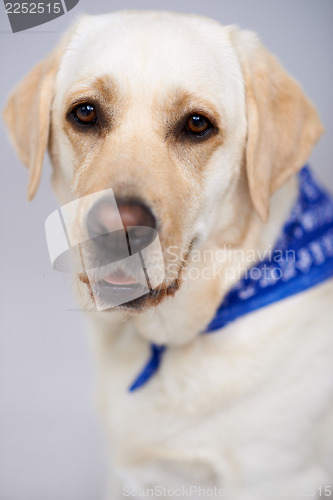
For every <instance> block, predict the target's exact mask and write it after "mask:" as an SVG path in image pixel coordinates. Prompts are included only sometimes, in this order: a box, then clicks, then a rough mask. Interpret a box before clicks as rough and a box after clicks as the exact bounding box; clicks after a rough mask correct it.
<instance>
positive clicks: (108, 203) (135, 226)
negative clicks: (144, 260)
mask: <svg viewBox="0 0 333 500" xmlns="http://www.w3.org/2000/svg"><path fill="white" fill-rule="evenodd" d="M116 201H117V206H118V210H117V208H116V207H115V205H114V202H113V200H111V199H109V200H108V199H107V198H104V199H102V200H100V201H98V202H97V203H96V204H95V205H94V206H93V207H92V208H91V209H90V211H89V212H88V215H87V219H86V224H87V230H88V235H89V237H90V238H91V239H94V240H95V243H96V244H102V245H103V246H105V245H107V246H108V247H109V248H110V247H112V248H113V249H115V248H116V247H117V246H119V245H120V241H119V242H117V241H118V240H122V241H123V237H122V233H123V231H119V215H120V218H121V221H122V223H123V225H124V227H125V230H126V232H127V238H128V244H129V246H130V252H131V253H132V254H133V253H135V252H137V251H139V250H142V249H143V248H145V247H146V246H147V245H149V243H150V242H151V241H152V239H153V233H154V232H153V231H152V230H151V229H155V228H156V218H155V216H154V214H153V213H152V211H151V209H150V208H149V207H148V206H147V205H145V204H144V203H143V202H141V201H138V200H136V199H121V198H117V200H116ZM107 234H109V235H110V236H109V237H107V236H104V237H100V235H107ZM117 234H118V236H117Z"/></svg>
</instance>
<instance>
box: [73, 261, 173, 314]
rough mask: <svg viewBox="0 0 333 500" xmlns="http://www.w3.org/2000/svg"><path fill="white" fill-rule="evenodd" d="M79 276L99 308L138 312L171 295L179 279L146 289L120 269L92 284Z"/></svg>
mask: <svg viewBox="0 0 333 500" xmlns="http://www.w3.org/2000/svg"><path fill="white" fill-rule="evenodd" d="M79 278H80V280H81V281H82V282H84V283H86V284H87V285H88V286H89V288H90V294H91V296H92V298H93V299H94V301H95V304H96V302H98V303H99V305H100V307H99V309H103V310H105V311H107V310H111V309H118V308H121V309H127V310H136V311H138V312H139V311H141V310H144V309H147V308H148V307H150V306H153V305H155V306H156V305H158V304H159V303H160V302H161V301H162V300H163V299H164V298H165V297H166V296H171V295H173V294H174V293H175V292H176V290H177V289H178V288H179V284H180V281H179V280H178V279H176V280H174V281H173V282H172V283H170V284H169V285H167V286H166V285H162V286H160V287H158V288H156V289H151V288H148V289H147V287H146V286H145V285H143V284H142V283H140V281H138V280H137V279H136V278H135V277H133V276H130V275H128V274H125V273H123V272H122V271H117V272H115V273H112V274H108V275H107V276H105V277H104V278H102V279H100V280H98V281H96V282H95V283H92V284H91V283H89V281H88V280H87V277H86V275H82V274H81V275H79ZM147 290H148V291H147ZM133 297H134V298H133ZM101 306H102V307H101Z"/></svg>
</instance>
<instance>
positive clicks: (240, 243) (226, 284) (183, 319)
mask: <svg viewBox="0 0 333 500" xmlns="http://www.w3.org/2000/svg"><path fill="white" fill-rule="evenodd" d="M297 186H298V184H297V178H296V177H293V178H292V179H290V181H289V182H287V183H286V184H285V185H284V186H283V187H281V188H280V189H279V190H278V191H277V192H276V193H275V194H274V195H273V196H272V199H271V209H270V217H269V220H268V222H267V223H265V224H264V223H263V222H262V221H261V220H260V219H259V217H258V216H257V214H256V213H255V211H254V209H253V207H252V205H251V202H250V199H249V196H248V195H247V192H246V191H245V190H244V184H243V183H242V182H240V183H239V186H238V187H237V189H238V190H239V191H240V193H238V194H239V195H240V198H239V199H242V200H243V201H244V205H242V213H241V215H239V214H238V217H237V213H231V212H229V214H228V215H229V221H228V222H227V224H228V227H229V229H232V228H237V229H236V230H234V231H232V230H231V231H230V230H229V232H228V231H227V230H226V225H225V219H224V218H222V217H220V218H221V219H223V220H222V222H221V224H220V225H219V224H218V222H217V221H216V225H215V226H214V231H212V232H211V234H210V235H209V236H208V238H207V239H206V241H205V242H204V243H203V244H202V245H201V248H200V255H201V256H202V258H201V260H200V261H199V262H198V261H196V262H192V261H190V262H189V265H188V267H187V269H186V273H185V275H184V282H183V283H182V286H181V287H180V289H179V291H178V292H177V293H176V294H175V295H174V297H169V298H166V299H165V300H164V302H162V303H161V304H160V305H159V306H157V307H156V308H155V309H154V310H148V311H147V312H145V313H143V314H141V315H139V316H137V317H135V318H134V319H133V323H134V325H135V328H136V330H137V332H138V333H139V334H140V335H141V336H142V337H144V338H145V339H147V340H149V341H151V342H155V343H158V344H159V343H162V344H167V345H181V344H185V343H187V342H189V341H190V340H192V339H193V338H195V337H196V336H197V335H198V334H199V333H200V332H202V331H203V330H204V329H205V327H206V326H207V324H208V323H209V321H210V320H211V319H212V317H213V316H214V314H215V311H216V309H217V308H218V306H219V305H220V303H221V301H222V299H223V297H224V295H225V294H226V293H227V291H228V290H229V289H230V288H231V287H232V286H233V285H234V284H235V282H236V281H238V279H239V278H240V277H241V273H242V272H244V270H245V269H246V268H249V267H250V266H251V265H253V261H252V262H251V260H250V259H247V256H248V254H249V252H252V254H253V253H254V252H256V253H257V255H259V253H264V252H267V251H269V250H272V248H273V246H274V243H275V241H276V239H277V237H278V235H279V232H280V230H281V228H282V227H283V224H284V222H285V220H286V219H287V217H288V215H289V213H290V210H291V208H292V206H293V204H294V202H295V200H296V197H297V191H298V189H297ZM226 211H228V210H227V209H226ZM239 219H240V220H239ZM223 225H224V226H223ZM227 234H228V235H229V239H227V238H226V237H225V236H224V235H227ZM223 236H224V237H223ZM223 248H225V249H227V251H226V252H224V254H223V259H222V261H221V249H223ZM206 250H209V256H210V257H211V256H212V255H214V257H213V258H210V259H209V261H207V259H206V258H205V251H206ZM242 256H243V257H242ZM193 269H195V272H193ZM191 275H195V276H198V275H199V276H200V277H199V278H197V279H191V278H190V276H191ZM214 276H215V279H214ZM189 311H190V313H189Z"/></svg>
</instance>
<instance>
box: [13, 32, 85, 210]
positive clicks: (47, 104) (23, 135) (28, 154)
mask: <svg viewBox="0 0 333 500" xmlns="http://www.w3.org/2000/svg"><path fill="white" fill-rule="evenodd" d="M77 24H78V23H77ZM77 24H76V25H75V27H74V28H73V29H71V30H70V31H69V32H67V33H66V34H65V36H64V37H63V38H62V39H61V41H60V43H59V44H58V46H57V47H56V48H55V49H54V50H53V51H52V52H51V53H50V54H49V55H48V56H47V57H46V58H45V59H43V60H42V61H41V62H40V63H39V64H37V66H35V67H34V68H33V69H32V70H31V71H30V73H28V75H27V76H26V77H25V78H24V79H23V80H22V81H21V82H20V83H19V84H18V85H17V87H16V88H14V90H13V92H12V93H11V95H10V96H9V98H8V100H7V103H6V107H5V109H4V112H3V119H4V121H5V123H6V125H7V127H8V130H9V135H10V138H11V140H12V143H13V145H14V147H15V149H16V151H17V153H18V156H19V158H20V160H21V161H22V163H23V164H24V165H25V166H26V167H27V168H28V169H29V184H28V200H29V201H30V200H32V198H33V197H34V196H35V193H36V190H37V187H38V183H39V180H40V176H41V171H42V166H43V160H44V156H45V152H46V149H47V146H48V140H49V132H50V122H51V105H52V101H53V96H54V84H55V78H56V74H57V70H58V66H59V63H60V60H61V56H62V54H63V52H64V50H65V47H66V46H67V45H68V42H69V39H70V38H71V36H72V34H73V32H74V29H76V27H77Z"/></svg>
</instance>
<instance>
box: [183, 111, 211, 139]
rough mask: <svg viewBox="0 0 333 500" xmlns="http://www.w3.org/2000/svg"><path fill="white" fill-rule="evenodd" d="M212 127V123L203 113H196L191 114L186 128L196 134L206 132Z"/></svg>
mask: <svg viewBox="0 0 333 500" xmlns="http://www.w3.org/2000/svg"><path fill="white" fill-rule="evenodd" d="M211 127H212V124H211V123H210V121H209V120H208V118H206V117H205V116H203V115H199V114H195V115H191V116H190V117H189V119H188V120H187V122H186V128H187V130H188V132H190V133H192V134H195V135H203V134H205V133H206V132H207V131H208V130H209V129H210V128H211Z"/></svg>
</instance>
